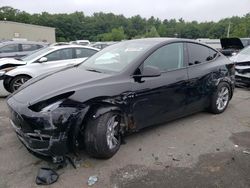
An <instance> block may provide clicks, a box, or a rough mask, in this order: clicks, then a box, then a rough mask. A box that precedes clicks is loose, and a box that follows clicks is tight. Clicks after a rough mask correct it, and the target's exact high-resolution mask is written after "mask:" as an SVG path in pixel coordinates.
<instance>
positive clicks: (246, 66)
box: [235, 62, 250, 87]
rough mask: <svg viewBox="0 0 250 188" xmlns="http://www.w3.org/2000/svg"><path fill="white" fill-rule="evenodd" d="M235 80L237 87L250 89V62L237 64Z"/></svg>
mask: <svg viewBox="0 0 250 188" xmlns="http://www.w3.org/2000/svg"><path fill="white" fill-rule="evenodd" d="M235 80H236V85H237V86H246V87H250V62H241V63H236V66H235Z"/></svg>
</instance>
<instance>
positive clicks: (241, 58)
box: [230, 53, 250, 63]
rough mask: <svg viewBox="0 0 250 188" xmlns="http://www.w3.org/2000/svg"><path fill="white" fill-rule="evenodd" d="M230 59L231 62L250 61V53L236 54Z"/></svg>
mask: <svg viewBox="0 0 250 188" xmlns="http://www.w3.org/2000/svg"><path fill="white" fill-rule="evenodd" d="M230 60H231V61H233V62H236V63H238V62H249V61H250V55H246V54H240V53H239V54H237V55H236V56H233V57H231V58H230Z"/></svg>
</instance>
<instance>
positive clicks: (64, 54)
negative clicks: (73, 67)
mask: <svg viewBox="0 0 250 188" xmlns="http://www.w3.org/2000/svg"><path fill="white" fill-rule="evenodd" d="M45 57H46V58H47V59H48V60H47V61H59V60H66V59H73V49H71V48H68V49H61V50H57V51H55V52H52V53H50V54H48V55H46V56H45Z"/></svg>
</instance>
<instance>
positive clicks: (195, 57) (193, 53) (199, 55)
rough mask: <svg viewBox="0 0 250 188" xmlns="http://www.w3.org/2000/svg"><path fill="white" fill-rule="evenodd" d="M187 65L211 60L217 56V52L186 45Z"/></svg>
mask: <svg viewBox="0 0 250 188" xmlns="http://www.w3.org/2000/svg"><path fill="white" fill-rule="evenodd" d="M188 56H189V62H188V64H189V65H195V64H200V63H203V62H208V61H211V60H213V59H214V58H215V57H216V56H217V52H216V51H215V50H213V49H211V48H208V47H206V46H203V45H200V44H195V43H188Z"/></svg>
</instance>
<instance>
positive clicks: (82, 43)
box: [70, 40, 90, 46]
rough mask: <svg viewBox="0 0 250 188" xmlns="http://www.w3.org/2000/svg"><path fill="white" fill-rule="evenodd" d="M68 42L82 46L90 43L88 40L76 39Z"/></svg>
mask: <svg viewBox="0 0 250 188" xmlns="http://www.w3.org/2000/svg"><path fill="white" fill-rule="evenodd" d="M70 44H80V45H83V46H87V45H90V42H89V40H76V41H70Z"/></svg>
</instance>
